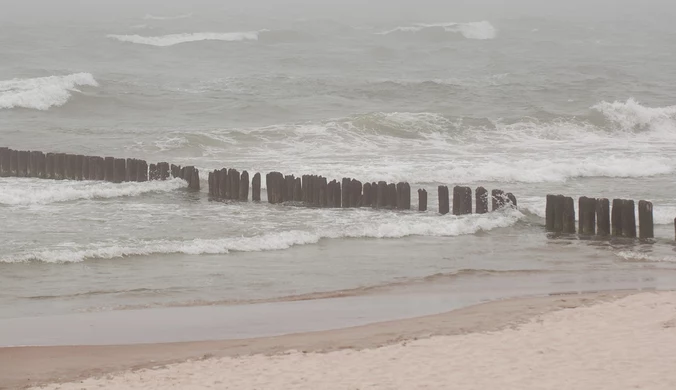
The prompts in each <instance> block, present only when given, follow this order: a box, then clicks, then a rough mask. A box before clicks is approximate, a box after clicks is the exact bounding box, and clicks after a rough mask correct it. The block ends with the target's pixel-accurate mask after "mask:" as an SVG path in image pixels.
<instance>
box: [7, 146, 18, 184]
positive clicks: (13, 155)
mask: <svg viewBox="0 0 676 390" xmlns="http://www.w3.org/2000/svg"><path fill="white" fill-rule="evenodd" d="M9 175H10V176H12V177H17V176H19V151H18V150H13V149H10V150H9Z"/></svg>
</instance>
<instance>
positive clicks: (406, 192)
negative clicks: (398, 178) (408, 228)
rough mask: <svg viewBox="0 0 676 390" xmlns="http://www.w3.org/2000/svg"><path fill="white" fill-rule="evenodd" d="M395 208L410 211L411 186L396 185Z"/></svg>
mask: <svg viewBox="0 0 676 390" xmlns="http://www.w3.org/2000/svg"><path fill="white" fill-rule="evenodd" d="M397 208H398V209H399V210H410V209H411V186H410V185H409V184H408V183H405V182H399V183H397Z"/></svg>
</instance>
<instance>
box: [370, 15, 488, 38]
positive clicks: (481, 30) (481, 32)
mask: <svg viewBox="0 0 676 390" xmlns="http://www.w3.org/2000/svg"><path fill="white" fill-rule="evenodd" d="M429 29H443V30H444V31H445V32H449V33H458V34H461V35H462V36H463V37H465V38H467V39H479V40H486V39H494V38H495V37H496V36H497V29H496V28H495V27H494V26H493V25H492V24H491V23H490V22H488V21H485V20H484V21H481V22H469V23H454V22H449V23H416V24H414V25H411V26H400V27H396V28H393V29H391V30H388V31H383V32H379V33H376V34H378V35H390V34H396V33H419V32H421V31H425V30H429Z"/></svg>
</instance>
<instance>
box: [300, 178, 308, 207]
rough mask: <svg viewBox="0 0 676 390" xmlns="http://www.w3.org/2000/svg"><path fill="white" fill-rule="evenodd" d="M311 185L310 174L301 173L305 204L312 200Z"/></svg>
mask: <svg viewBox="0 0 676 390" xmlns="http://www.w3.org/2000/svg"><path fill="white" fill-rule="evenodd" d="M309 185H310V175H301V179H300V187H301V188H300V189H301V192H302V193H303V203H305V204H308V203H309V202H310V195H309Z"/></svg>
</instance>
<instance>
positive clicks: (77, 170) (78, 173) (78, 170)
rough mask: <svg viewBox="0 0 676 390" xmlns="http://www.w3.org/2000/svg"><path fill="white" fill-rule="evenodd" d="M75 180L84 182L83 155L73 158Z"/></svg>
mask: <svg viewBox="0 0 676 390" xmlns="http://www.w3.org/2000/svg"><path fill="white" fill-rule="evenodd" d="M73 164H74V165H73V179H74V180H82V178H83V172H82V166H83V165H84V156H83V155H81V154H77V155H75V157H74V158H73Z"/></svg>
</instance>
